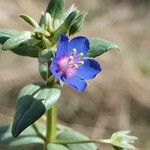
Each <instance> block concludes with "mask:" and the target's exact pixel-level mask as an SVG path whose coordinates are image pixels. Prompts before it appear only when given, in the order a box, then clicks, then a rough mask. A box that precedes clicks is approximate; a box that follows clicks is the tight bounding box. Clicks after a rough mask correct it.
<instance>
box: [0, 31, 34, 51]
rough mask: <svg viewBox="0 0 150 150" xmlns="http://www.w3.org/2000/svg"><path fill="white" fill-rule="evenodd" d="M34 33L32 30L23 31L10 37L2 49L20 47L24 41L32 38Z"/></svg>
mask: <svg viewBox="0 0 150 150" xmlns="http://www.w3.org/2000/svg"><path fill="white" fill-rule="evenodd" d="M31 35H32V33H31V32H30V31H24V32H21V33H20V34H19V35H16V36H14V37H11V38H9V39H8V40H7V41H6V42H5V43H4V44H3V47H2V49H3V50H10V49H14V48H16V47H19V45H21V44H22V43H23V42H26V41H28V40H29V39H31Z"/></svg>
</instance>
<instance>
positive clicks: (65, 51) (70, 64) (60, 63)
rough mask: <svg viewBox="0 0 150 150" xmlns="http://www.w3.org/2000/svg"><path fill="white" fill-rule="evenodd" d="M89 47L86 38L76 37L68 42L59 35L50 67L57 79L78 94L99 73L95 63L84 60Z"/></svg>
mask: <svg viewBox="0 0 150 150" xmlns="http://www.w3.org/2000/svg"><path fill="white" fill-rule="evenodd" d="M89 45H90V44H89V41H88V39H87V38H86V37H82V36H78V37H75V38H73V39H72V40H70V41H69V38H68V37H67V36H65V35H61V36H60V39H59V42H58V45H57V52H56V54H55V57H54V58H53V60H52V63H51V66H50V71H51V72H52V73H53V75H54V76H55V77H56V78H57V79H59V80H62V81H63V82H64V83H66V84H68V85H70V86H71V87H72V88H74V89H75V90H77V91H79V92H81V91H84V90H85V88H86V86H87V83H86V80H90V79H93V78H94V77H95V76H96V75H97V74H98V73H100V72H101V67H100V65H99V64H98V62H97V61H95V60H93V59H89V58H86V55H87V53H88V51H89V48H90V47H89Z"/></svg>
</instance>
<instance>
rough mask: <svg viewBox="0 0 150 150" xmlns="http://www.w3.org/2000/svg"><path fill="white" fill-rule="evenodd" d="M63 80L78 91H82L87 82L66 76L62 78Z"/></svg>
mask: <svg viewBox="0 0 150 150" xmlns="http://www.w3.org/2000/svg"><path fill="white" fill-rule="evenodd" d="M64 82H65V83H66V84H68V85H70V86H71V87H72V88H73V89H75V90H76V91H78V92H82V91H84V90H85V88H86V87H87V83H86V82H84V81H83V80H81V79H80V78H77V77H71V78H66V79H64Z"/></svg>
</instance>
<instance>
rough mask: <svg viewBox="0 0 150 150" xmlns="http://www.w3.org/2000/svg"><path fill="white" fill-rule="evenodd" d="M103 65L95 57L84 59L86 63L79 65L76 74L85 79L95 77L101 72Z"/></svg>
mask: <svg viewBox="0 0 150 150" xmlns="http://www.w3.org/2000/svg"><path fill="white" fill-rule="evenodd" d="M101 70H102V69H101V66H100V65H99V63H98V62H97V61H95V60H93V59H84V64H83V65H81V66H79V68H78V70H77V72H76V76H77V77H79V78H81V79H83V80H89V79H93V78H94V77H95V76H96V75H97V74H98V73H100V72H101Z"/></svg>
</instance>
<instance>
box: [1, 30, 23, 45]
mask: <svg viewBox="0 0 150 150" xmlns="http://www.w3.org/2000/svg"><path fill="white" fill-rule="evenodd" d="M19 33H20V32H19V31H16V30H9V29H0V44H3V43H5V42H6V41H7V40H8V39H9V38H11V37H13V36H16V35H18V34H19Z"/></svg>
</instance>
